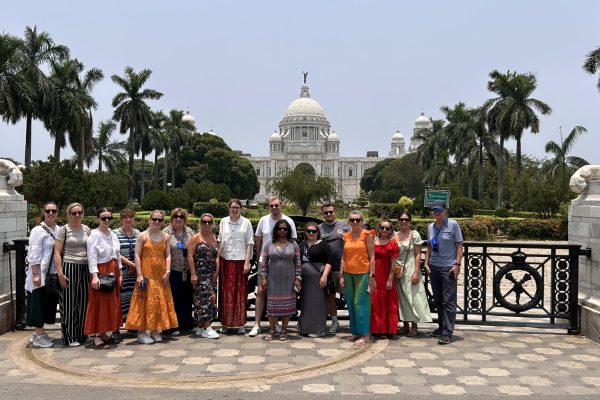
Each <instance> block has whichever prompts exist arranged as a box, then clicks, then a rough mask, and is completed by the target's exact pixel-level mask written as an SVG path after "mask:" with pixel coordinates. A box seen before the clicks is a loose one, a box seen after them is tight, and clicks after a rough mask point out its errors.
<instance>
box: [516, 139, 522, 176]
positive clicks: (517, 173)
mask: <svg viewBox="0 0 600 400" xmlns="http://www.w3.org/2000/svg"><path fill="white" fill-rule="evenodd" d="M515 174H516V176H517V183H518V182H519V181H520V180H521V136H517V168H516V169H515ZM517 187H518V186H517Z"/></svg>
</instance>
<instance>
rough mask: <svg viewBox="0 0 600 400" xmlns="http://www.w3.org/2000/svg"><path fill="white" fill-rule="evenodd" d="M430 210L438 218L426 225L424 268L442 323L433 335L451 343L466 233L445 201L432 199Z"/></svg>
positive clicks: (441, 340) (446, 342)
mask: <svg viewBox="0 0 600 400" xmlns="http://www.w3.org/2000/svg"><path fill="white" fill-rule="evenodd" d="M431 212H432V214H433V217H434V218H435V222H433V223H432V224H430V225H429V227H428V228H427V239H428V241H429V245H428V246H427V253H426V255H425V270H426V271H428V272H429V274H430V277H431V288H432V289H433V298H434V300H435V307H436V309H437V314H438V320H437V322H438V326H439V327H438V328H437V329H436V330H435V331H433V332H432V333H431V334H430V335H431V336H433V337H437V338H438V343H439V344H448V343H450V342H451V341H452V333H453V332H454V321H455V320H456V282H457V280H458V276H459V274H460V266H461V264H462V257H463V245H462V242H463V237H462V233H461V231H460V226H459V225H458V222H456V221H455V220H453V219H450V218H448V217H447V216H446V214H447V212H448V210H447V209H446V203H445V202H444V201H435V202H433V205H432V206H431Z"/></svg>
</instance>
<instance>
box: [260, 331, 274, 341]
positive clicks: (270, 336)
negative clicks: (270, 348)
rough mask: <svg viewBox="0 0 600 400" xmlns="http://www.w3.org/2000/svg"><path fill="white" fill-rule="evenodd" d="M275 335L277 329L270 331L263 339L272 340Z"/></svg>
mask: <svg viewBox="0 0 600 400" xmlns="http://www.w3.org/2000/svg"><path fill="white" fill-rule="evenodd" d="M273 336H275V331H269V332H268V333H267V334H266V335H265V337H264V338H263V339H264V340H265V342H270V341H271V340H273Z"/></svg>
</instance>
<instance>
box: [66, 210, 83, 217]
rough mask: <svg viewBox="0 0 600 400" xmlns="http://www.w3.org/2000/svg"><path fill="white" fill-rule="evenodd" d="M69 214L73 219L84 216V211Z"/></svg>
mask: <svg viewBox="0 0 600 400" xmlns="http://www.w3.org/2000/svg"><path fill="white" fill-rule="evenodd" d="M69 214H71V215H72V216H73V217H78V216H80V215H83V211H71V212H70V213H69Z"/></svg>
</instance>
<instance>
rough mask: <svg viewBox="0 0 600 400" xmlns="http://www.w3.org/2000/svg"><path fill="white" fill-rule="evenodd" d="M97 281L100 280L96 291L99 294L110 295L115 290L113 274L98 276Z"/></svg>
mask: <svg viewBox="0 0 600 400" xmlns="http://www.w3.org/2000/svg"><path fill="white" fill-rule="evenodd" d="M98 279H99V280H100V287H99V288H98V290H100V291H101V292H107V293H110V292H112V291H113V290H115V284H116V278H115V274H114V273H113V272H111V273H110V274H106V275H105V274H98Z"/></svg>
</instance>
